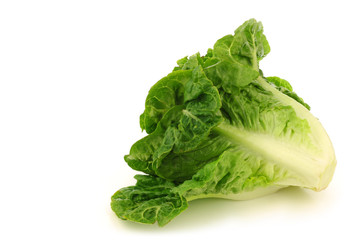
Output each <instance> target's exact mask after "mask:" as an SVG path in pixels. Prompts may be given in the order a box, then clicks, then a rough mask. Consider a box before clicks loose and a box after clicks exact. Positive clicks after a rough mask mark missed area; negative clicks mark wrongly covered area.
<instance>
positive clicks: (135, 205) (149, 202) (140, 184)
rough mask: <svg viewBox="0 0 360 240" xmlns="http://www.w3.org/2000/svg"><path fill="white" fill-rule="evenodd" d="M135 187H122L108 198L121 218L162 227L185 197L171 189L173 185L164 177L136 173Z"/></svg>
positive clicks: (180, 207)
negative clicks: (156, 224) (156, 223)
mask: <svg viewBox="0 0 360 240" xmlns="http://www.w3.org/2000/svg"><path fill="white" fill-rule="evenodd" d="M135 178H136V179H137V184H136V186H131V187H126V188H122V189H120V190H119V191H117V192H116V193H115V194H114V195H113V196H112V198H111V208H112V209H113V211H114V212H115V213H116V215H117V216H118V217H119V218H121V219H123V220H130V221H134V222H140V223H147V224H153V223H155V222H158V224H159V226H164V225H165V224H167V223H168V222H169V221H170V220H171V219H173V218H174V217H176V216H177V215H178V214H180V213H181V212H182V211H184V210H185V209H186V208H187V206H188V204H187V201H186V199H185V198H184V197H182V196H181V195H179V194H177V193H173V192H172V188H174V187H175V185H174V184H173V183H171V182H168V181H165V180H163V179H160V178H157V177H152V176H144V175H136V176H135Z"/></svg>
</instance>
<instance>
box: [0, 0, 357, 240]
mask: <svg viewBox="0 0 360 240" xmlns="http://www.w3.org/2000/svg"><path fill="white" fill-rule="evenodd" d="M356 2H357V1H346V0H342V1H299V2H295V1H249V0H247V1H225V0H222V1H195V0H193V1H184V0H182V1H90V0H88V1H74V0H72V1H64V0H63V1H16V0H13V1H1V2H0V195H1V197H0V221H1V223H0V229H1V230H0V238H1V239H127V240H128V239H198V238H201V239H208V238H210V237H214V238H226V236H228V237H230V236H232V237H231V238H236V239H289V238H291V239H315V238H317V239H320V238H321V239H326V238H331V237H334V238H336V239H340V238H342V239H356V238H359V237H360V234H359V229H358V228H359V221H358V216H359V214H360V211H359V209H360V207H359V202H360V199H359V197H358V193H359V189H360V188H359V184H360V181H359V176H360V174H359V169H360V156H359V149H360V140H359V136H360V130H359V121H360V119H359V114H358V112H359V103H360V101H359V86H360V84H359V81H360V79H359V55H360V50H359V45H360V34H359V22H360V17H359V13H358V10H359V8H358V7H357V5H356ZM249 18H256V19H257V20H259V21H262V22H263V25H264V29H265V34H266V36H267V38H268V41H269V43H270V46H271V52H270V54H269V55H268V56H267V57H266V58H265V59H264V60H263V61H262V62H261V64H260V67H261V68H262V69H263V71H264V74H265V75H266V76H272V75H276V76H280V77H282V78H285V79H287V80H288V81H289V82H290V83H291V84H292V85H293V87H294V89H295V91H296V92H297V93H298V94H299V95H300V96H301V97H302V98H304V99H305V101H306V102H308V103H309V104H310V105H311V107H312V110H311V111H312V113H313V114H314V115H315V116H317V117H318V118H319V119H320V121H321V122H322V123H323V125H324V127H325V129H326V130H327V132H328V134H329V136H330V138H331V139H332V142H333V144H334V147H335V151H336V155H337V160H338V165H337V169H336V172H335V176H334V178H333V181H332V182H331V184H330V185H329V187H328V188H327V189H326V190H324V191H322V192H319V193H315V192H311V191H309V190H301V189H297V188H290V189H287V190H284V191H281V192H279V193H277V194H273V195H270V196H268V197H264V198H261V199H255V200H251V201H244V202H240V201H227V200H213V199H208V200H198V201H194V202H191V203H190V206H189V208H188V209H187V210H186V211H185V212H183V213H182V214H180V215H179V216H178V217H176V218H175V219H174V220H173V221H172V222H171V223H169V224H168V225H167V226H165V227H164V228H159V227H158V226H157V225H141V224H136V223H131V222H125V221H121V220H119V219H118V218H117V217H116V216H115V214H113V212H112V211H111V209H110V197H111V195H112V194H113V193H114V192H115V191H116V190H118V189H119V188H121V187H125V186H128V185H132V184H134V183H135V180H134V179H133V178H132V177H133V175H134V174H136V172H135V171H133V170H132V169H130V168H129V167H128V166H127V165H126V163H125V162H124V161H123V155H125V154H127V153H128V152H129V149H130V146H131V145H132V144H133V143H134V142H135V141H136V140H138V139H139V138H141V137H142V136H144V135H145V134H144V133H141V131H140V127H139V123H138V122H139V121H138V119H139V115H140V113H141V112H142V111H143V109H144V101H145V97H146V94H147V92H148V90H149V88H150V87H151V86H152V85H153V84H154V83H155V82H156V81H157V80H159V79H160V78H162V77H163V76H165V75H167V74H168V73H169V72H170V71H171V70H172V68H173V67H174V66H175V64H176V60H178V59H179V58H182V57H184V56H186V55H191V54H194V53H196V52H198V51H199V52H200V53H202V54H204V53H205V52H206V50H207V48H209V47H212V46H213V44H214V43H215V41H216V40H217V39H219V38H221V37H222V36H224V35H226V34H230V33H232V32H233V31H234V30H235V29H236V28H237V27H238V26H239V25H241V24H242V23H243V22H244V21H246V20H247V19H249Z"/></svg>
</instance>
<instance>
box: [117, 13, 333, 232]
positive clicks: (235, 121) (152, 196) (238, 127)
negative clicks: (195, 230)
mask: <svg viewBox="0 0 360 240" xmlns="http://www.w3.org/2000/svg"><path fill="white" fill-rule="evenodd" d="M269 52H270V46H269V44H268V41H267V40H266V37H265V35H264V34H263V26H262V24H261V22H257V21H256V20H254V19H250V20H248V21H246V22H245V23H244V24H243V25H241V26H240V27H239V28H238V29H236V30H235V33H234V35H227V36H225V37H223V38H221V39H219V40H218V41H217V42H216V43H215V45H214V47H213V49H209V50H208V52H207V54H206V55H205V56H201V55H200V54H199V53H197V54H195V55H193V56H190V57H185V58H182V59H180V60H179V61H178V62H177V64H178V65H177V66H176V67H175V68H174V70H173V72H171V73H170V74H169V75H167V76H166V77H164V78H162V79H161V80H160V81H158V82H157V83H156V84H155V85H154V86H153V87H152V88H151V89H150V91H149V94H148V96H147V98H146V102H145V111H144V113H143V114H142V115H141V116H140V126H141V128H142V129H143V130H145V131H146V132H147V133H148V135H147V136H146V137H144V138H143V139H140V140H139V141H138V142H136V143H135V144H134V145H133V146H132V147H131V149H130V153H129V155H126V156H125V161H126V162H127V163H128V165H129V166H130V167H131V168H133V169H135V170H137V171H141V172H144V173H145V174H146V175H136V176H135V179H136V180H137V183H136V185H135V186H130V187H125V188H122V189H120V190H119V191H117V192H116V193H115V194H114V195H113V196H112V199H111V207H112V209H113V211H114V212H115V213H116V215H117V216H118V217H119V218H121V219H124V220H131V221H135V222H140V223H151V224H152V223H155V222H158V224H159V225H160V226H163V225H165V224H167V223H168V222H169V221H170V220H171V219H173V218H174V217H175V216H177V215H178V214H180V213H181V212H182V211H184V210H185V209H186V208H187V206H188V202H189V201H191V200H194V199H199V198H209V197H216V198H227V199H236V200H243V199H251V198H256V197H260V196H263V195H265V194H269V193H273V192H275V191H277V190H279V189H281V188H285V187H288V186H299V187H303V188H308V189H312V190H315V191H320V190H322V189H324V188H326V187H327V185H328V184H329V182H330V181H331V178H332V176H333V173H334V170H335V165H336V159H335V154H334V150H333V147H332V144H331V142H330V139H329V137H328V135H327V134H326V132H325V130H324V128H323V127H322V125H321V124H320V122H319V121H318V119H317V118H315V117H314V116H313V115H312V114H311V113H310V112H309V110H310V107H309V105H308V104H306V103H305V102H304V101H303V99H302V98H300V97H299V96H298V95H297V94H296V93H294V92H293V89H292V87H291V85H290V83H289V82H287V81H286V80H284V79H281V78H279V77H264V75H263V73H262V71H261V70H260V69H259V61H260V60H261V59H263V58H264V57H265V56H266V55H267V54H268V53H269Z"/></svg>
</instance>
